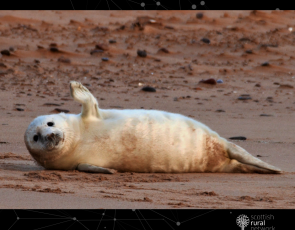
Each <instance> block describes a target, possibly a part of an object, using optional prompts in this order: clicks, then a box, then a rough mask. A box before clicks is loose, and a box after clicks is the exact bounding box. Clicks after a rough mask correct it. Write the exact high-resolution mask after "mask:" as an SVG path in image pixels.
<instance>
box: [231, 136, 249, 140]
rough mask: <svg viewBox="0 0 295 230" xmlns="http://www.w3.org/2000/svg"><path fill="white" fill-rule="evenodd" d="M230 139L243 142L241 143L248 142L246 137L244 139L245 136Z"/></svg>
mask: <svg viewBox="0 0 295 230" xmlns="http://www.w3.org/2000/svg"><path fill="white" fill-rule="evenodd" d="M228 139H231V140H241V141H244V140H247V138H246V137H243V136H237V137H230V138H228Z"/></svg>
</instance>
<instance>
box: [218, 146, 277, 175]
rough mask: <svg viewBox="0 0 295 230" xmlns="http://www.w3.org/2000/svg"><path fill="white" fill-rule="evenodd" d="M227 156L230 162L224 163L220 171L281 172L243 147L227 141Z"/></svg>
mask: <svg viewBox="0 0 295 230" xmlns="http://www.w3.org/2000/svg"><path fill="white" fill-rule="evenodd" d="M227 147H228V151H227V152H228V156H229V158H230V162H229V163H228V164H226V165H225V166H224V168H223V170H222V171H224V172H241V173H269V174H271V173H272V174H277V173H282V171H281V169H279V168H277V167H274V166H272V165H270V164H268V163H266V162H263V161H262V160H260V159H258V158H256V157H254V156H252V155H251V154H250V153H248V152H247V151H246V150H245V149H243V148H241V147H240V146H237V145H235V144H233V143H231V142H228V146H227Z"/></svg>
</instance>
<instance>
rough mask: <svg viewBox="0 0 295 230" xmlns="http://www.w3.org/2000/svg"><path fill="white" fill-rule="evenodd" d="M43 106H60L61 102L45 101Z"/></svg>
mask: <svg viewBox="0 0 295 230" xmlns="http://www.w3.org/2000/svg"><path fill="white" fill-rule="evenodd" d="M43 106H60V104H55V103H45V104H43Z"/></svg>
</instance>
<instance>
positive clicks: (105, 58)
mask: <svg viewBox="0 0 295 230" xmlns="http://www.w3.org/2000/svg"><path fill="white" fill-rule="evenodd" d="M101 60H103V61H108V60H109V59H108V58H107V57H103V58H101Z"/></svg>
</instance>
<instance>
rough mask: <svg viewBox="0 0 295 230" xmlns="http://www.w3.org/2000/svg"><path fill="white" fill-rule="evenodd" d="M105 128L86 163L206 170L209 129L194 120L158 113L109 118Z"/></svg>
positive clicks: (139, 168) (152, 169)
mask: <svg viewBox="0 0 295 230" xmlns="http://www.w3.org/2000/svg"><path fill="white" fill-rule="evenodd" d="M104 125H105V126H106V127H100V131H99V132H98V133H97V134H96V138H95V140H96V142H95V143H94V145H95V146H96V147H95V149H96V153H95V156H92V157H91V162H89V163H92V164H94V163H96V164H97V165H99V166H101V167H107V168H113V169H117V170H120V171H133V172H203V171H206V169H205V168H204V167H206V164H204V161H206V159H207V158H208V157H207V155H206V146H205V145H206V136H208V135H207V133H208V132H209V130H207V129H208V128H207V127H206V126H205V127H206V128H207V129H205V128H204V125H202V124H201V123H199V122H197V121H195V120H192V119H190V118H187V117H184V116H181V115H178V114H171V113H166V112H158V113H156V114H155V113H153V114H139V115H138V116H136V117H135V116H134V117H126V118H124V119H122V118H120V119H113V120H112V119H110V120H106V121H104ZM110 127H112V128H111V129H110Z"/></svg>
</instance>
